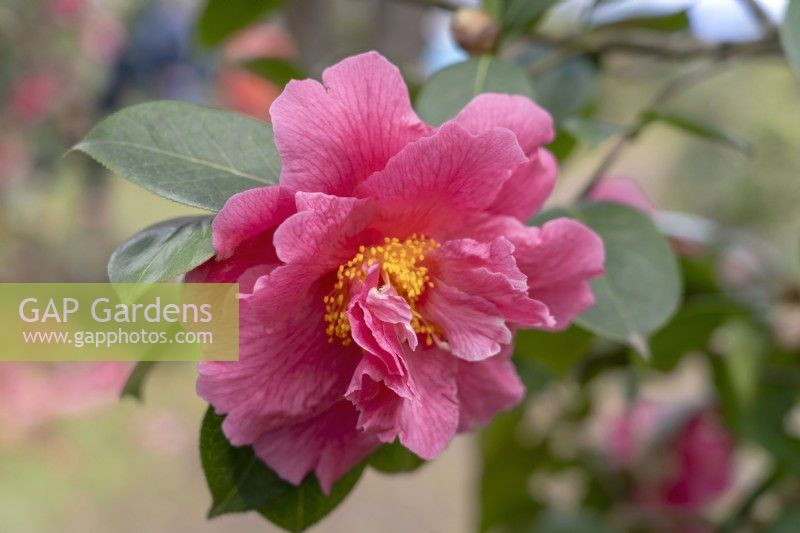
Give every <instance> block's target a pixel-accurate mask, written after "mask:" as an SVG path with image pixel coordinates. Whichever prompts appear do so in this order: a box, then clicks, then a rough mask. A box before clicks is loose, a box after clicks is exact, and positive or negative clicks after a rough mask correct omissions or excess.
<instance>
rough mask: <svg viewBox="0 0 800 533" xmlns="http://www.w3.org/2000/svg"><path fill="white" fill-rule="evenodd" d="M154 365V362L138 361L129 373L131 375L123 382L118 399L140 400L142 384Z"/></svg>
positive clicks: (142, 389)
mask: <svg viewBox="0 0 800 533" xmlns="http://www.w3.org/2000/svg"><path fill="white" fill-rule="evenodd" d="M155 364H156V362H155V361H139V362H138V363H136V366H134V367H133V370H132V371H131V375H130V376H128V379H127V381H125V386H124V387H122V392H121V393H120V395H119V396H120V398H125V397H128V396H129V397H131V398H135V399H137V400H142V399H143V397H144V382H145V380H146V379H147V376H149V375H150V372H151V371H152V370H153V367H154V366H155Z"/></svg>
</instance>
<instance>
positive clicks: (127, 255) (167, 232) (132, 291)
mask: <svg viewBox="0 0 800 533" xmlns="http://www.w3.org/2000/svg"><path fill="white" fill-rule="evenodd" d="M213 256H214V248H213V247H212V246H211V217H209V216H201V217H182V218H174V219H172V220H166V221H164V222H160V223H158V224H155V225H153V226H150V227H148V228H145V229H143V230H142V231H140V232H139V233H137V234H136V235H134V236H133V237H131V238H130V239H128V240H127V241H125V242H124V243H122V244H121V245H120V246H119V248H117V249H116V250H114V253H113V254H111V259H109V261H108V279H109V280H110V281H111V283H138V284H142V285H135V286H128V287H126V288H125V293H124V294H121V295H120V296H121V297H122V298H123V300H125V301H130V302H135V301H136V300H137V299H138V298H139V297H140V296H141V295H142V294H144V293H145V292H147V289H148V287H147V285H145V284H147V283H157V282H160V281H167V280H171V279H173V278H176V277H178V276H180V275H181V274H184V273H186V272H188V271H190V270H192V269H193V268H195V267H197V266H199V265H201V264H202V263H204V262H205V261H207V260H208V259H210V258H211V257H213Z"/></svg>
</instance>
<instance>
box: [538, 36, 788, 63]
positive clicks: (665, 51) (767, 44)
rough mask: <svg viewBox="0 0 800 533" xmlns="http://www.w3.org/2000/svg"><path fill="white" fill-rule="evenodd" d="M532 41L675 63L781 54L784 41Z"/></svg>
mask: <svg viewBox="0 0 800 533" xmlns="http://www.w3.org/2000/svg"><path fill="white" fill-rule="evenodd" d="M528 39H529V40H530V41H531V42H533V43H536V44H543V45H548V46H553V47H556V48H559V49H560V51H561V52H562V53H563V52H564V50H568V51H569V52H570V53H573V54H597V55H602V54H606V53H614V52H618V53H625V54H631V55H646V56H651V57H655V58H657V59H664V60H672V61H681V60H685V59H700V58H710V59H719V58H727V57H731V56H735V55H736V56H742V55H745V56H753V55H762V54H779V53H781V46H780V41H779V39H778V37H777V36H776V35H775V34H774V33H770V34H769V35H768V36H767V37H765V38H764V39H761V40H758V41H750V42H743V43H722V44H708V43H704V42H702V41H697V40H695V39H689V40H685V41H675V40H674V39H671V38H667V39H664V38H659V39H652V38H649V39H642V38H641V37H634V36H630V37H629V38H620V37H617V36H611V37H607V38H603V37H591V36H590V37H586V38H577V39H576V38H564V37H550V36H546V35H539V34H534V35H530V36H529V37H528Z"/></svg>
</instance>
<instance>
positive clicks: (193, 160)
mask: <svg viewBox="0 0 800 533" xmlns="http://www.w3.org/2000/svg"><path fill="white" fill-rule="evenodd" d="M102 145H112V146H114V145H116V146H125V147H129V148H136V149H139V150H144V151H147V152H152V153H155V154H159V155H163V156H166V157H172V158H174V159H178V160H181V161H188V162H189V163H194V164H196V165H201V166H206V167H209V168H214V169H216V170H220V171H222V172H227V173H228V174H233V175H234V176H239V177H241V178H248V179H251V180H253V181H258V182H260V183H265V184H268V185H274V182H273V181H272V180H270V179H269V178H266V177H264V176H258V175H256V174H251V173H249V172H243V171H241V170H238V169H236V168H233V167H228V166H225V165H219V164H217V163H213V162H211V161H208V160H206V159H199V158H196V157H192V156H188V155H185V154H181V153H179V152H172V151H170V150H162V149H160V148H155V147H153V146H148V145H146V144H139V143H133V142H129V141H83V142H81V143H79V144H78V145H77V146H76V148H78V149H80V150H83V151H86V150H85V149H84V148H86V147H90V146H102Z"/></svg>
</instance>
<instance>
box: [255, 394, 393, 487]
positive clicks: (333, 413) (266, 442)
mask: <svg viewBox="0 0 800 533" xmlns="http://www.w3.org/2000/svg"><path fill="white" fill-rule="evenodd" d="M357 418H358V413H357V412H356V410H355V408H353V406H352V405H351V404H350V402H347V401H340V402H337V403H336V404H335V405H333V406H331V407H330V408H329V409H327V410H326V411H324V412H323V413H321V414H319V415H318V416H316V417H314V418H312V419H309V420H306V421H304V422H301V423H299V424H296V425H293V426H288V427H284V428H281V429H277V430H275V431H270V432H268V433H265V434H264V435H262V436H261V437H260V438H259V439H258V440H257V441H256V442H255V444H254V448H255V452H256V455H258V457H260V458H261V459H262V460H263V461H264V462H265V463H266V464H267V465H268V466H269V467H270V468H272V469H273V470H274V471H275V472H276V473H277V474H278V475H279V476H281V477H282V478H283V479H285V480H287V481H289V482H291V483H294V484H295V485H299V484H300V483H301V482H302V481H303V479H304V478H305V477H306V475H307V474H308V473H309V472H311V471H313V472H315V473H316V475H317V479H318V480H319V484H320V487H322V490H323V491H324V492H325V494H330V492H331V488H332V487H333V484H334V483H335V482H336V481H337V480H338V479H339V478H340V477H342V476H343V475H344V474H346V473H347V472H348V471H350V470H351V469H352V468H354V467H355V466H356V465H358V464H359V463H360V462H361V461H362V460H363V459H364V458H365V457H366V456H367V455H369V454H370V453H372V451H373V450H375V448H377V447H378V446H379V445H380V441H379V440H378V439H377V438H376V437H375V436H374V435H369V434H365V433H363V432H361V431H358V430H357V429H356V420H357Z"/></svg>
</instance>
